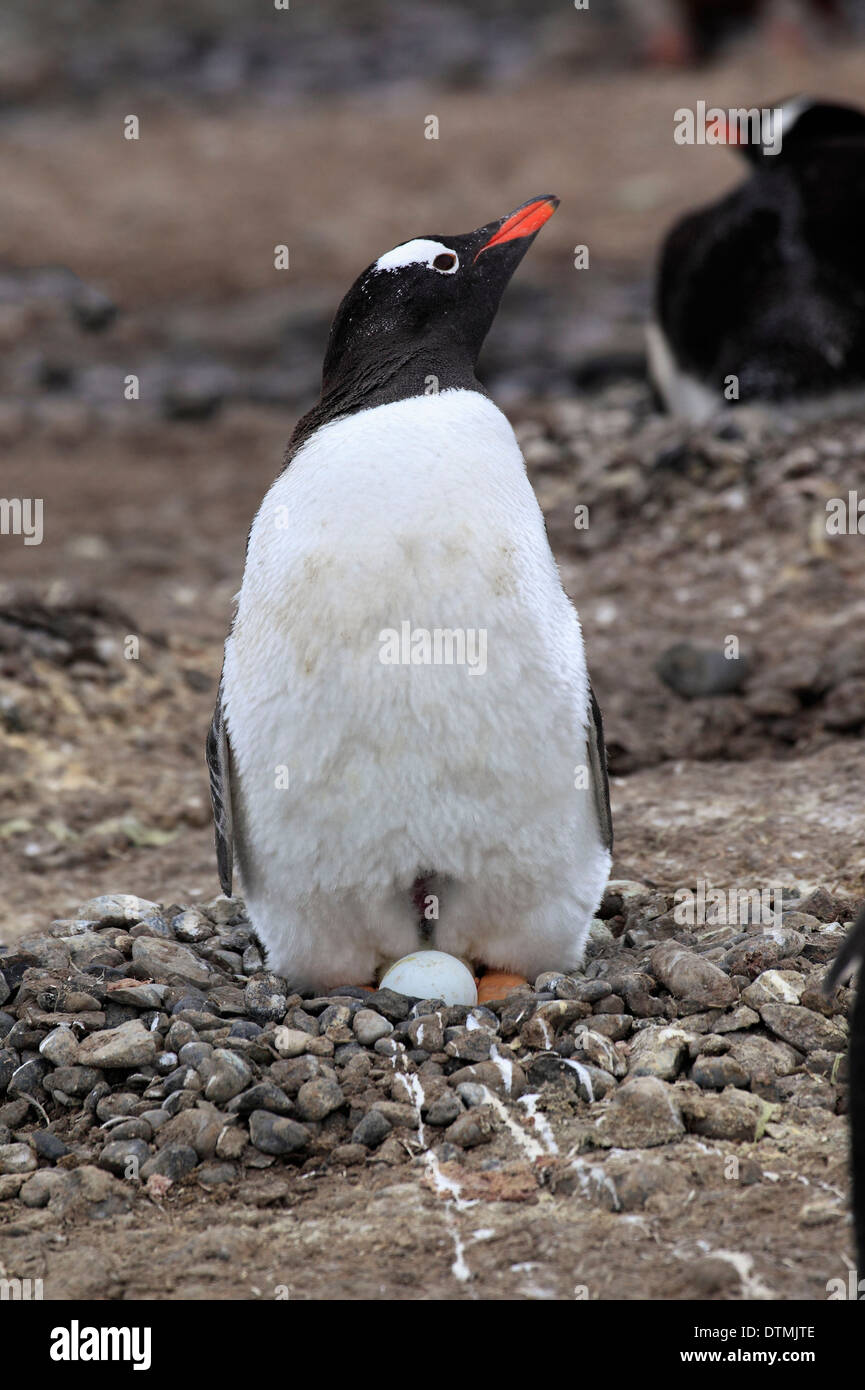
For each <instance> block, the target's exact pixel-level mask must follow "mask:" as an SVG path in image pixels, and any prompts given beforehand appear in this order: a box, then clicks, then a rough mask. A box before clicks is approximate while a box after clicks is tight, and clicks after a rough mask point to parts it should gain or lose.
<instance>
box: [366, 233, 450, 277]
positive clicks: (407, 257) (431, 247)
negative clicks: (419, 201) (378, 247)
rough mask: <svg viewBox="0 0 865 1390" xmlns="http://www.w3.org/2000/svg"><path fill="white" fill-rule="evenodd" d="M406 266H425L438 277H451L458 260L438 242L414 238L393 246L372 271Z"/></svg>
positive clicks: (447, 248)
mask: <svg viewBox="0 0 865 1390" xmlns="http://www.w3.org/2000/svg"><path fill="white" fill-rule="evenodd" d="M436 262H438V264H436ZM406 265H425V266H427V267H428V268H429V269H430V270H435V271H437V272H438V274H439V275H453V273H454V271H456V270H459V267H460V259H459V256H458V255H457V253H456V251H452V250H451V248H450V247H449V246H443V245H442V243H441V242H440V241H428V240H427V239H426V237H416V238H415V240H414V241H406V242H404V243H403V245H402V246H395V247H394V248H393V250H392V251H386V252H385V254H384V255H383V256H379V258H378V260H377V261H376V263H375V265H374V266H373V270H401V269H402V267H403V266H406Z"/></svg>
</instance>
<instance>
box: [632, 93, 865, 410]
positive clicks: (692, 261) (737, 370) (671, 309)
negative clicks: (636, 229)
mask: <svg viewBox="0 0 865 1390" xmlns="http://www.w3.org/2000/svg"><path fill="white" fill-rule="evenodd" d="M775 111H776V112H777V114H776V115H775V120H776V121H780V126H779V127H778V129H776V128H774V127H773V128H772V139H771V142H770V141H769V140H768V139H767V132H766V130H765V129H764V130H763V131H762V132H761V134H762V143H760V142H759V141H757V140H755V141H754V142H753V143H752V142H749V141H747V140H746V139H744V134H745V132H744V131H743V129H742V127H739V128H738V129H736V128H732V129H729V131H728V143H731V144H736V146H737V148H738V149H739V150H740V152H741V153H742V155H744V157H745V159H746V160H747V161H748V164H749V168H750V173H749V177H748V178H747V179H746V180H745V182H744V183H742V184H740V185H739V186H738V187H737V188H736V189H734V191H733V192H732V193H730V194H728V195H727V196H726V197H724V198H722V199H721V200H720V201H719V202H717V203H714V204H712V205H711V206H710V207H707V208H703V209H701V210H700V211H699V212H695V213H692V214H690V215H689V216H688V217H685V218H684V219H683V220H682V221H681V222H679V223H678V224H677V225H676V226H675V227H674V228H673V230H672V231H671V232H670V233H669V235H668V236H667V239H666V241H665V243H664V246H663V250H662V253H661V258H660V266H659V271H658V276H657V283H656V292H655V321H654V322H653V323H652V324H651V325H650V326H649V329H648V352H649V369H650V374H651V376H652V378H653V381H654V383H655V386H656V388H657V390H658V392H659V394H660V396H661V397H662V399H663V401H664V403H665V404H666V406H667V408H668V409H669V410H670V411H672V412H673V413H674V414H678V415H682V416H684V417H686V418H687V419H690V420H692V421H695V422H700V421H702V420H705V419H707V418H709V417H710V416H711V415H712V414H714V413H715V412H717V411H718V410H720V409H722V408H723V407H724V405H726V404H736V403H739V404H755V403H759V402H774V403H777V404H780V405H782V406H783V407H784V408H793V407H795V406H799V407H803V406H804V407H805V408H806V409H808V408H813V406H814V404H815V403H818V402H822V403H826V402H827V398H829V397H831V396H833V395H837V396H838V397H839V401H838V403H839V404H842V405H843V403H844V400H845V399H847V398H849V397H851V396H858V395H859V394H860V393H861V395H862V396H863V397H865V260H863V257H862V246H863V243H865V112H862V111H858V110H856V109H855V108H853V107H847V106H838V105H834V104H831V103H828V102H815V101H809V100H806V99H804V98H801V97H799V98H795V99H793V100H791V101H788V102H786V103H783V104H782V105H781V107H780V108H775ZM770 114H771V113H770ZM749 129H750V127H749ZM778 131H780V137H779V134H778ZM773 151H774V152H773Z"/></svg>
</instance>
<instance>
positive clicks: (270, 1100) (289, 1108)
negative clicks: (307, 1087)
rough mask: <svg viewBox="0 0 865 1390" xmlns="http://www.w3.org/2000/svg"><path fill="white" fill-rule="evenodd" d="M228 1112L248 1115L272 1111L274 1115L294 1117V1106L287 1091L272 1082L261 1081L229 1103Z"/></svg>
mask: <svg viewBox="0 0 865 1390" xmlns="http://www.w3.org/2000/svg"><path fill="white" fill-rule="evenodd" d="M228 1110H229V1112H230V1113H231V1114H233V1115H248V1114H249V1112H250V1110H272V1111H273V1113H274V1115H293V1114H294V1106H293V1105H292V1103H291V1101H290V1100H289V1098H288V1096H287V1095H286V1094H285V1091H281V1090H280V1088H279V1087H278V1086H275V1085H274V1084H273V1082H272V1081H259V1082H258V1084H257V1085H255V1086H250V1087H249V1090H247V1091H243V1092H242V1093H241V1094H240V1095H239V1096H235V1097H234V1100H232V1101H230V1102H229V1105H228Z"/></svg>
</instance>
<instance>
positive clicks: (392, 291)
mask: <svg viewBox="0 0 865 1390" xmlns="http://www.w3.org/2000/svg"><path fill="white" fill-rule="evenodd" d="M558 204H559V200H558V198H556V197H553V196H552V195H551V194H544V195H543V196H541V197H538V198H530V199H529V201H528V202H526V203H523V204H521V206H520V207H518V208H515V209H514V211H513V212H510V213H508V214H507V216H506V217H500V218H498V220H497V221H495V222H489V223H487V224H486V225H485V226H483V227H478V228H477V230H476V231H474V232H466V233H464V234H463V235H461V236H443V235H438V234H435V235H429V236H419V237H414V238H412V240H411V241H404V242H401V243H400V245H399V246H395V247H394V248H393V250H392V251H387V252H385V254H384V255H382V256H379V258H378V260H377V261H374V262H373V263H372V265H370V266H367V268H366V270H365V271H363V273H362V274H361V275H360V276H359V277H358V279H357V280H356V281H355V283H354V284H353V285H352V287H351V289H350V290H349V292H348V294H347V295H346V296H345V298H344V299H343V301H342V303H341V304H340V306H339V308H338V310H337V312H336V317H335V318H334V321H333V325H332V327H331V330H330V337H329V340H328V346H327V352H326V354H325V359H324V371H323V384H324V388H325V390H327V389H328V388H329V387H330V386H332V385H333V384H334V382H335V381H336V380H337V379H338V378H339V377H341V376H343V375H344V374H346V373H347V372H352V371H357V370H360V369H362V366H363V363H364V361H365V360H367V359H370V358H371V357H373V356H374V355H377V354H385V355H391V354H397V353H398V354H401V355H403V356H404V355H406V354H412V355H414V354H417V355H419V356H423V357H424V358H425V359H426V360H427V361H428V362H431V361H433V360H434V359H435V358H436V357H438V358H439V359H442V360H447V358H448V356H450V357H452V358H454V359H459V360H460V361H461V362H464V363H468V364H469V365H470V366H471V367H472V368H473V367H474V364H475V362H476V360H477V356H478V353H479V352H480V349H481V345H482V344H483V341H484V338H485V337H486V335H487V332H488V331H489V328H490V325H491V324H492V321H493V319H494V318H495V315H496V310H497V309H498V306H499V300H500V299H501V297H502V294H503V292H504V290H505V287H506V285H507V283H508V281H509V280H510V278H511V276H512V275H513V273H514V271H515V270H516V268H517V266H518V265H519V263H520V261H521V260H522V258H523V256H524V255H525V253H526V251H527V250H528V249H529V247H530V246H531V244H532V242H533V241H534V239H535V237H536V236H537V234H538V232H539V231H540V229H541V227H542V226H543V225H544V223H545V222H546V221H547V220H548V219H549V218H550V217H552V215H553V213H554V212H555V210H556V208H557V207H558Z"/></svg>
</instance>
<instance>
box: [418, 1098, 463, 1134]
mask: <svg viewBox="0 0 865 1390" xmlns="http://www.w3.org/2000/svg"><path fill="white" fill-rule="evenodd" d="M462 1112H463V1107H462V1105H461V1104H460V1101H459V1098H458V1097H457V1096H456V1095H455V1094H454V1092H453V1091H448V1092H447V1093H446V1094H445V1095H442V1096H439V1098H438V1099H437V1100H434V1101H433V1103H432V1105H430V1107H429V1108H428V1110H427V1111H426V1113H425V1115H424V1119H425V1121H426V1123H427V1124H428V1125H436V1126H445V1125H450V1124H453V1122H454V1120H456V1119H457V1118H458V1116H459V1115H461V1114H462Z"/></svg>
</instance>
